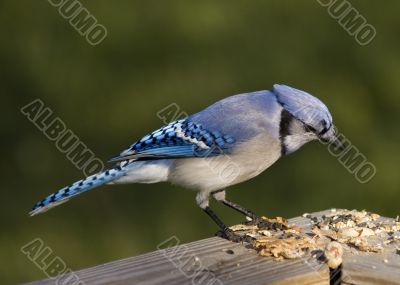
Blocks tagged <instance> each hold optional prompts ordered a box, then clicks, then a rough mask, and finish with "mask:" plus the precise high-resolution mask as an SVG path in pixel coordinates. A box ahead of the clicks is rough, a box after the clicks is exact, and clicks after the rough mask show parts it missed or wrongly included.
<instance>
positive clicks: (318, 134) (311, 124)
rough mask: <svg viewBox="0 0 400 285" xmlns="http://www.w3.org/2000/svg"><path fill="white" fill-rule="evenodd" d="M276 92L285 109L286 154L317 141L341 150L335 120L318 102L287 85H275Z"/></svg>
mask: <svg viewBox="0 0 400 285" xmlns="http://www.w3.org/2000/svg"><path fill="white" fill-rule="evenodd" d="M273 92H274V93H275V94H276V97H277V99H278V102H279V103H280V104H281V105H282V107H283V110H282V118H281V137H283V140H284V143H285V145H286V146H285V147H286V153H291V152H293V151H295V150H297V149H298V148H299V147H301V146H302V145H304V144H305V143H307V142H309V141H312V140H316V139H319V140H321V141H322V142H325V143H333V144H334V145H335V146H337V147H342V143H341V142H340V140H339V139H338V138H337V136H336V128H335V126H334V125H333V121H332V116H331V114H330V112H329V110H328V108H327V107H326V105H325V104H324V103H322V102H321V101H320V100H319V99H317V98H316V97H314V96H312V95H310V94H308V93H307V92H304V91H301V90H298V89H295V88H292V87H289V86H286V85H279V84H275V85H274V88H273Z"/></svg>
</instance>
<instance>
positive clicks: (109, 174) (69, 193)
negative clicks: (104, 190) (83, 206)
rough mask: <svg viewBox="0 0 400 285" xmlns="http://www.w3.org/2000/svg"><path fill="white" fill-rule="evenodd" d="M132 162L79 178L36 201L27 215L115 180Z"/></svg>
mask: <svg viewBox="0 0 400 285" xmlns="http://www.w3.org/2000/svg"><path fill="white" fill-rule="evenodd" d="M132 164H134V163H130V164H128V163H127V164H125V165H124V166H116V167H114V168H110V169H108V170H105V171H103V172H100V173H97V174H94V175H92V176H89V177H87V178H85V179H82V180H79V181H77V182H75V183H74V184H72V185H70V186H67V187H64V188H62V189H60V190H58V191H57V192H55V193H53V194H51V195H49V196H47V197H46V198H44V199H43V200H41V201H39V202H38V203H36V204H35V206H34V207H33V208H32V211H31V212H29V215H31V216H34V215H37V214H40V213H43V212H46V211H47V210H49V209H51V208H53V207H55V206H58V205H60V204H62V203H64V202H67V201H68V200H69V199H71V198H72V197H74V196H77V195H79V194H81V193H83V192H86V191H89V190H91V189H93V188H96V187H98V186H101V185H103V184H106V183H109V182H111V181H113V180H116V179H118V178H120V177H121V176H123V175H125V173H126V172H127V171H128V170H130V169H131V166H132Z"/></svg>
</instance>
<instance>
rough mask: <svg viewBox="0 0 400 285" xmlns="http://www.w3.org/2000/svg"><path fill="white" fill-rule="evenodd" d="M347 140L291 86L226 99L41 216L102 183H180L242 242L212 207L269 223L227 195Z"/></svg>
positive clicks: (133, 151) (49, 200) (50, 203)
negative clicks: (304, 151)
mask: <svg viewBox="0 0 400 285" xmlns="http://www.w3.org/2000/svg"><path fill="white" fill-rule="evenodd" d="M317 139H319V140H322V141H324V142H329V143H334V144H335V145H337V146H338V147H339V146H340V144H341V143H340V141H339V140H338V139H337V137H336V131H335V128H334V126H333V124H332V116H331V114H330V113H329V110H328V108H327V107H326V106H325V105H324V104H323V103H322V102H321V101H320V100H319V99H317V98H315V97H313V96H312V95H310V94H308V93H306V92H304V91H301V90H298V89H294V88H291V87H289V86H286V85H278V84H275V85H274V86H273V89H272V90H271V91H269V90H264V91H258V92H252V93H245V94H239V95H235V96H231V97H227V98H225V99H223V100H220V101H218V102H216V103H214V104H213V105H211V106H209V107H208V108H206V109H204V110H203V111H201V112H198V113H196V114H194V115H191V116H188V117H187V118H185V119H182V120H177V121H174V122H171V123H169V124H167V125H166V126H164V127H162V128H160V129H158V130H156V131H154V132H153V133H151V134H148V135H146V136H145V137H143V138H142V139H140V140H138V141H136V142H135V143H134V144H132V145H131V146H129V147H128V148H127V149H126V150H124V151H122V152H121V153H120V154H119V155H118V156H115V157H113V158H112V159H111V161H112V162H115V163H116V164H115V166H114V167H111V168H109V169H107V170H105V171H103V172H101V173H97V174H94V175H92V176H89V177H87V178H85V179H82V180H80V181H77V182H75V183H74V184H72V185H70V186H67V187H64V188H62V189H61V190H59V191H57V192H55V193H53V194H51V195H50V196H48V197H46V198H45V199H43V200H42V201H40V202H38V203H37V204H36V205H35V206H34V207H33V209H32V211H31V212H30V215H32V216H33V215H36V214H39V213H42V212H45V211H47V210H48V209H50V208H53V207H55V206H57V205H59V204H61V203H64V202H66V201H68V200H69V199H70V198H72V197H74V196H77V195H78V194H81V193H83V192H86V191H88V190H91V189H93V188H95V187H98V186H100V185H103V184H119V183H157V182H165V181H169V182H171V183H173V184H176V185H180V186H183V187H185V188H190V189H194V190H197V191H198V194H197V196H196V202H197V205H198V206H199V207H200V208H201V209H202V210H204V211H205V212H206V213H207V214H208V215H209V216H210V217H211V218H212V219H213V220H214V222H216V224H217V225H218V226H219V227H220V229H221V233H222V234H223V236H224V237H226V238H228V239H230V240H234V241H237V240H238V237H237V236H236V235H235V234H234V233H233V232H232V231H231V230H230V229H229V228H228V227H227V226H226V225H225V224H224V223H223V221H222V220H221V219H220V218H219V217H218V216H217V215H216V214H215V213H214V212H213V211H212V210H211V209H210V207H209V200H210V198H214V199H215V200H216V201H218V202H221V203H223V204H224V205H226V206H228V207H230V208H233V209H235V210H237V211H239V212H240V213H242V214H244V215H245V216H248V217H249V218H250V219H252V221H253V222H254V223H255V224H257V225H259V224H260V223H262V219H261V218H260V217H259V216H257V215H256V214H254V213H253V212H252V211H250V210H247V209H245V208H244V207H242V206H240V205H237V204H235V203H233V202H231V201H229V200H227V199H226V197H225V189H226V188H227V187H229V186H231V185H235V184H238V183H240V182H243V181H246V180H249V179H251V178H253V177H255V176H257V175H258V174H260V173H261V172H263V171H264V170H266V169H267V168H268V167H270V166H271V165H272V164H273V163H274V162H276V161H277V160H278V159H279V158H281V157H283V156H285V155H288V154H290V153H292V152H294V151H296V150H297V149H299V148H300V147H301V146H303V145H304V144H306V143H307V142H310V141H312V140H317Z"/></svg>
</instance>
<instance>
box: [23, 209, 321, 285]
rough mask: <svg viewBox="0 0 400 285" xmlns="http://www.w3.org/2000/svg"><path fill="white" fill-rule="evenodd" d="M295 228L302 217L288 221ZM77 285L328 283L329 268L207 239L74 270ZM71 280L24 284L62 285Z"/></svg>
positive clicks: (306, 222) (302, 221)
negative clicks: (281, 259) (276, 259)
mask: <svg viewBox="0 0 400 285" xmlns="http://www.w3.org/2000/svg"><path fill="white" fill-rule="evenodd" d="M290 223H296V224H297V225H299V226H301V227H306V226H310V225H311V224H310V221H309V220H308V219H305V218H302V217H298V218H295V219H292V220H290ZM74 274H76V276H77V277H78V278H79V280H80V281H82V282H83V284H87V285H91V284H99V285H100V284H101V285H105V284H146V285H156V284H163V285H165V284H208V285H219V284H224V285H227V284H254V285H258V284H259V285H264V284H276V285H277V284H307V285H314V284H315V285H325V284H329V269H328V267H327V266H326V265H325V264H320V263H319V262H318V261H316V260H315V259H313V258H311V257H309V258H307V259H298V260H284V261H275V260H274V259H273V258H270V257H261V256H259V255H258V254H257V252H256V251H255V250H254V249H251V248H249V247H248V246H247V247H246V246H245V245H242V244H235V243H232V242H229V241H226V240H224V239H222V238H219V237H213V238H208V239H204V240H200V241H195V242H192V243H188V244H183V245H179V246H177V247H173V248H167V249H165V250H158V251H155V252H151V253H148V254H144V255H141V256H136V257H130V258H127V259H123V260H118V261H114V262H110V263H107V264H103V265H99V266H95V267H92V268H88V269H83V270H80V271H77V272H75V273H74ZM68 277H71V276H68V275H66V276H61V277H59V280H58V283H57V278H56V279H47V280H42V281H36V282H32V283H28V284H29V285H46V284H48V285H50V284H60V285H61V284H62V285H66V284H68V283H66V282H64V281H66V280H67V279H68Z"/></svg>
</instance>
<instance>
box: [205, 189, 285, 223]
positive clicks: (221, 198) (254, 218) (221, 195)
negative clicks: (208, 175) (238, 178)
mask: <svg viewBox="0 0 400 285" xmlns="http://www.w3.org/2000/svg"><path fill="white" fill-rule="evenodd" d="M212 195H213V197H214V199H215V200H217V201H218V202H221V203H222V204H224V205H226V206H228V207H229V208H231V209H234V210H236V211H238V212H239V213H241V214H243V215H245V216H247V217H249V218H250V219H251V222H250V224H252V225H256V226H258V228H260V229H284V228H286V226H285V225H283V224H280V223H273V222H269V221H267V220H265V219H263V218H261V217H260V216H258V215H256V214H255V213H254V212H253V211H250V210H248V209H246V208H245V207H243V206H240V205H238V204H236V203H234V202H231V201H229V200H226V198H225V196H226V193H225V190H220V191H217V192H213V193H212Z"/></svg>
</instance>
